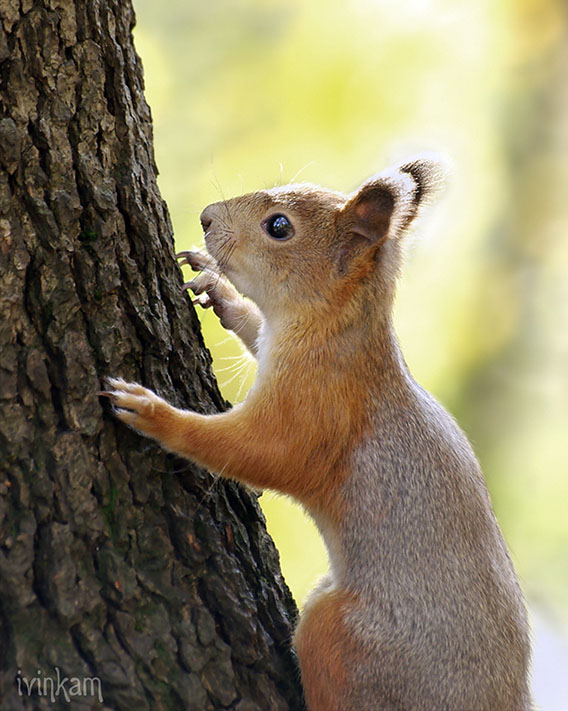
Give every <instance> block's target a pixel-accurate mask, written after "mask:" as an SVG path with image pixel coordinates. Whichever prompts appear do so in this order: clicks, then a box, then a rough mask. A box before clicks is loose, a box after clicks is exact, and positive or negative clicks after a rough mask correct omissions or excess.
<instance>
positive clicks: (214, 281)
mask: <svg viewBox="0 0 568 711" xmlns="http://www.w3.org/2000/svg"><path fill="white" fill-rule="evenodd" d="M176 256H177V258H178V259H179V260H180V262H179V265H180V267H181V266H183V265H185V264H188V265H189V266H191V268H192V269H194V270H196V271H199V272H200V273H199V274H198V275H197V276H196V277H194V278H193V279H191V280H190V281H187V282H185V284H184V285H183V286H182V289H184V290H185V289H191V291H193V293H194V294H195V296H197V297H198V298H197V299H194V300H193V303H194V304H195V303H197V304H199V305H200V306H202V307H203V308H204V309H208V308H209V307H211V306H212V307H213V310H214V311H215V313H216V314H217V316H218V317H219V319H220V321H221V325H222V326H223V327H224V328H228V329H230V330H233V331H234V330H237V329H238V327H239V325H240V322H241V320H242V319H243V316H245V315H246V313H247V311H248V305H246V303H245V301H244V299H243V297H242V296H241V295H240V294H239V293H238V292H237V290H236V289H235V287H234V286H233V285H232V284H231V282H230V281H229V280H228V279H227V278H226V277H225V276H223V274H221V272H220V271H219V268H218V266H217V263H216V262H215V260H214V259H213V258H212V257H210V256H208V255H207V254H204V253H203V252H199V251H197V250H190V251H187V252H180V253H179V254H177V255H176Z"/></svg>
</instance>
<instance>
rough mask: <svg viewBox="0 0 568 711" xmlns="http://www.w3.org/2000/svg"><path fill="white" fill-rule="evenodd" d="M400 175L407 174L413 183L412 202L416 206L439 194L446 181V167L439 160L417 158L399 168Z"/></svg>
mask: <svg viewBox="0 0 568 711" xmlns="http://www.w3.org/2000/svg"><path fill="white" fill-rule="evenodd" d="M399 171H400V172H401V173H407V174H408V175H410V177H411V178H412V180H413V181H414V192H413V195H412V202H413V203H414V204H415V205H416V206H418V205H419V204H420V203H422V202H423V201H425V200H429V199H430V198H432V197H434V196H435V195H436V194H437V193H438V192H440V191H441V190H442V189H443V188H444V186H445V184H446V180H447V175H448V172H449V170H448V166H447V164H446V162H445V161H443V160H441V159H440V158H430V157H425V156H424V157H417V158H414V159H413V160H411V161H409V162H408V163H404V164H403V165H401V166H400V168H399Z"/></svg>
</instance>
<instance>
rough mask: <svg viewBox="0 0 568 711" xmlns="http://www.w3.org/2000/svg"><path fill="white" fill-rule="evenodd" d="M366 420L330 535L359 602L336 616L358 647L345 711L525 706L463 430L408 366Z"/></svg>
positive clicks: (521, 648)
mask: <svg viewBox="0 0 568 711" xmlns="http://www.w3.org/2000/svg"><path fill="white" fill-rule="evenodd" d="M373 421H374V426H373V431H372V434H370V435H369V436H368V437H367V438H366V440H365V441H364V442H363V443H361V445H360V446H359V447H358V448H357V449H356V450H355V452H354V453H353V467H352V475H351V476H350V477H349V479H348V480H347V481H346V482H345V484H344V491H343V496H344V500H345V511H346V516H345V518H344V522H343V526H342V530H341V534H340V537H341V539H342V540H341V549H342V550H343V551H344V556H345V560H344V562H343V568H344V580H345V581H346V583H347V589H348V590H349V591H350V593H352V594H353V596H354V598H355V599H357V600H358V601H359V604H356V605H352V606H351V607H350V611H349V613H348V614H347V615H346V619H345V622H346V625H347V627H348V628H349V629H350V631H351V632H352V633H353V635H354V638H355V639H356V640H357V641H358V643H360V645H361V649H362V650H365V649H368V655H363V658H364V660H365V661H364V662H363V663H361V662H359V664H358V667H357V669H354V670H353V674H355V676H356V677H357V679H358V681H357V683H356V684H354V686H353V689H354V690H356V693H357V694H358V697H357V699H354V701H353V708H358V709H360V711H364V710H366V709H368V710H369V711H375V710H378V709H381V711H383V709H388V708H392V709H402V708H404V709H413V711H414V710H416V711H419V710H421V709H423V711H434V709H436V711H442V709H440V708H439V706H438V705H437V704H439V703H440V701H439V700H440V698H444V699H445V703H446V704H447V706H446V708H447V709H448V710H449V711H458V710H459V711H469V710H471V711H505V710H510V711H522V710H523V709H529V708H530V703H531V702H530V693H529V690H528V687H527V683H526V679H527V672H528V670H527V665H528V660H529V656H530V653H529V635H528V624H527V619H526V611H525V606H524V601H523V596H522V593H521V590H520V588H519V585H518V583H517V579H516V576H515V573H514V569H513V566H512V563H511V560H510V557H509V554H508V551H507V548H506V545H505V543H504V541H503V538H502V535H501V532H500V530H499V527H498V525H497V522H496V520H495V516H494V514H493V511H492V508H491V503H490V499H489V495H488V492H487V489H486V485H485V481H484V479H483V476H482V474H481V471H480V468H479V465H478V462H477V460H476V458H475V455H474V453H473V451H472V449H471V447H470V444H469V442H468V440H467V438H466V437H465V435H464V434H463V432H462V431H461V430H460V428H459V427H458V425H457V424H456V423H455V421H454V420H453V418H452V417H451V416H450V415H449V414H448V413H447V412H446V411H445V410H444V408H443V407H442V406H441V405H440V404H439V403H438V402H436V401H435V400H434V398H433V397H432V396H431V395H429V394H428V393H427V392H425V391H424V390H423V389H422V388H421V387H420V386H418V385H417V384H416V383H415V382H414V381H413V380H412V379H411V377H410V376H409V375H408V374H405V375H404V376H403V377H401V379H400V380H399V381H398V382H396V383H391V385H390V388H385V387H384V384H383V389H382V391H381V393H380V394H378V395H377V399H376V409H375V412H374V417H373ZM480 669H484V670H485V671H484V673H481V674H480V673H479V670H480ZM442 687H443V688H442ZM354 693H355V691H354ZM369 699H373V701H372V702H369V701H368V700H369ZM377 699H381V703H382V705H381V704H379V705H377ZM369 703H370V704H371V705H369ZM389 704H390V705H389Z"/></svg>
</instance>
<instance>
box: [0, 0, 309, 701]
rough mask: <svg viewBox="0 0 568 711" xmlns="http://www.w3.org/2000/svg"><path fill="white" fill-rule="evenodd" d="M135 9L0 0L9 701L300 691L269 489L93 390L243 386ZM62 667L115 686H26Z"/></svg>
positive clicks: (218, 697)
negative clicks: (180, 215)
mask: <svg viewBox="0 0 568 711" xmlns="http://www.w3.org/2000/svg"><path fill="white" fill-rule="evenodd" d="M133 20H134V18H133V11H132V7H131V5H130V2H129V0H75V1H73V0H40V1H39V0H0V22H1V24H0V348H1V353H0V708H2V710H3V711H6V710H8V709H13V710H16V709H17V710H20V709H32V708H33V709H43V708H49V709H53V708H62V709H63V708H65V709H69V708H72V709H83V708H84V709H87V708H89V709H96V708H108V709H116V710H117V711H118V710H124V711H131V710H132V709H149V710H152V711H155V710H159V709H184V710H185V711H193V710H195V711H206V710H207V709H225V708H226V709H234V710H235V711H236V710H237V709H238V711H254V710H259V711H260V710H262V711H268V710H270V711H277V710H278V709H299V708H301V707H302V703H301V692H300V688H299V682H298V675H297V669H296V665H295V661H294V657H293V654H292V652H291V651H290V635H291V626H292V623H293V621H294V617H295V614H296V610H295V606H294V603H293V601H292V599H291V597H290V594H289V591H288V589H287V588H286V586H285V584H284V583H283V580H282V578H281V575H280V573H279V566H278V556H277V553H276V551H275V549H274V547H273V544H272V542H271V541H270V539H269V538H268V536H267V534H266V531H265V527H264V523H263V517H262V514H261V513H260V511H259V508H258V505H257V503H256V499H255V497H254V496H253V495H251V494H249V493H247V492H245V491H243V490H242V489H240V488H238V487H237V486H235V485H233V484H227V483H224V482H221V481H218V480H215V479H214V478H213V477H212V476H211V475H209V474H208V473H206V472H204V471H201V470H199V469H197V468H196V467H194V466H193V465H191V464H189V463H188V462H185V461H182V460H180V459H177V458H175V457H173V456H171V455H167V454H165V453H164V452H162V451H161V450H160V449H159V448H158V447H157V446H155V445H154V444H152V443H151V442H149V441H147V440H144V439H142V438H140V437H139V436H138V435H136V434H135V433H133V432H130V431H128V430H127V429H126V428H124V427H123V426H121V425H120V424H118V423H117V422H115V421H114V420H113V418H112V417H111V415H110V414H109V413H108V412H107V411H104V407H106V405H103V403H102V402H101V401H100V399H99V398H98V397H97V391H98V390H99V389H100V387H101V383H100V378H101V377H102V376H103V375H106V374H112V375H121V376H124V377H125V378H128V379H133V380H138V381H140V382H142V383H144V384H146V385H148V386H150V387H152V388H154V389H156V390H157V391H158V392H160V393H161V394H162V395H163V396H165V397H166V398H167V399H168V400H170V401H171V402H173V403H175V404H177V405H178V406H182V407H189V408H193V409H196V410H199V411H202V412H213V411H215V410H218V409H220V408H223V407H224V406H225V403H224V402H223V400H222V398H221V397H220V395H219V392H218V390H217V387H216V384H215V382H214V379H213V377H212V375H211V371H210V359H209V356H208V354H207V351H206V350H204V347H203V343H202V340H201V337H200V333H199V326H198V321H197V319H196V317H195V314H194V312H193V310H192V308H191V305H190V303H189V299H188V297H187V296H183V295H182V294H181V292H180V285H181V275H180V274H179V270H178V269H177V267H176V265H175V262H174V250H173V242H172V234H171V226H170V222H169V219H168V213H167V209H166V207H165V205H164V203H163V201H162V199H161V197H160V195H159V192H158V189H157V187H156V168H155V165H154V162H153V148H152V130H151V117H150V112H149V109H148V107H147V105H146V103H145V101H144V97H143V93H142V90H143V81H142V70H141V66H140V62H139V60H138V58H137V56H136V54H135V52H134V49H133V44H132V37H131V29H132V25H133ZM188 140H192V137H191V136H188ZM193 140H195V139H193ZM56 670H57V671H58V672H59V673H60V674H61V676H62V677H75V678H77V679H83V678H85V677H91V678H92V677H98V678H100V679H101V683H102V694H103V698H104V702H103V703H102V704H101V703H100V701H99V700H98V698H96V697H95V696H93V695H85V696H79V695H78V694H75V695H72V696H71V702H70V703H69V702H68V700H67V698H65V694H64V692H63V690H62V689H61V688H60V689H59V694H58V695H56V697H55V702H53V700H52V699H51V698H49V695H48V697H46V696H45V695H43V694H42V693H39V692H42V690H43V691H45V690H46V689H47V691H48V692H49V691H50V687H42V686H41V685H40V684H39V682H38V683H37V684H35V685H34V687H33V688H32V690H31V693H28V689H29V687H28V684H29V683H30V681H31V680H32V679H33V678H35V677H37V678H45V677H50V678H54V677H56ZM24 679H25V680H26V682H24ZM65 689H66V691H67V694H69V693H70V691H71V690H72V689H71V687H70V686H69V685H67V686H66V687H65ZM76 690H77V689H76V688H75V691H76Z"/></svg>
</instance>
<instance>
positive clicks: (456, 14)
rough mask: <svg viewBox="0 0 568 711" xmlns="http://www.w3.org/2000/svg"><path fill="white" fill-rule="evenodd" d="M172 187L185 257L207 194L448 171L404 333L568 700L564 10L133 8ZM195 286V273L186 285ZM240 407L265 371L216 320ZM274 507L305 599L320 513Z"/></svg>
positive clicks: (159, 148)
mask: <svg viewBox="0 0 568 711" xmlns="http://www.w3.org/2000/svg"><path fill="white" fill-rule="evenodd" d="M135 9H136V12H137V17H138V24H137V27H136V29H135V40H136V44H137V48H138V51H139V54H140V55H141V57H142V61H143V65H144V71H145V78H146V88H147V98H148V100H149V103H150V106H151V109H152V115H153V120H154V132H155V145H156V160H157V164H158V167H159V170H160V181H159V182H160V187H161V190H162V193H163V196H164V198H165V199H166V201H167V203H168V206H169V209H170V212H171V215H172V220H173V224H174V230H175V235H176V244H177V247H178V248H179V249H184V248H188V247H190V246H196V245H197V246H199V245H201V244H202V237H201V229H200V225H199V220H198V215H199V213H200V211H201V209H202V208H203V207H204V206H205V205H207V204H208V203H210V202H214V201H217V200H220V199H222V198H223V197H229V196H231V195H235V194H240V193H243V192H248V191H253V190H257V189H259V188H262V187H267V186H272V185H274V184H280V183H287V182H290V181H293V180H301V181H308V182H314V183H319V184H322V185H325V186H326V187H330V188H334V189H339V190H345V191H351V190H353V189H354V188H356V187H357V185H358V184H359V183H360V182H361V181H362V180H364V179H365V178H367V177H368V176H369V175H371V174H373V173H374V172H377V171H379V170H382V169H383V168H385V167H387V166H388V165H389V164H390V163H392V162H393V161H396V160H399V159H403V158H406V157H407V156H409V155H412V154H413V153H416V152H423V151H434V152H440V153H441V154H443V155H444V156H446V157H447V159H448V160H449V161H450V162H451V164H452V166H453V168H452V176H451V178H450V181H449V187H448V189H447V191H446V193H445V195H444V196H443V197H442V198H441V200H439V203H438V205H437V206H435V207H434V208H432V209H431V210H430V212H429V214H428V215H427V216H426V217H425V218H424V219H423V220H422V222H421V224H420V226H419V229H418V230H416V231H415V234H413V235H411V236H410V238H409V239H408V250H407V265H406V270H405V275H404V278H403V280H402V282H401V285H400V289H399V296H398V300H397V307H396V324H397V330H398V333H399V336H400V339H401V341H402V345H403V350H404V351H405V353H406V357H407V361H408V363H409V365H410V367H411V369H412V371H413V372H414V374H415V376H416V378H417V379H418V380H419V382H421V383H422V384H423V385H424V386H425V387H426V388H427V389H429V390H430V391H432V392H433V393H434V394H435V395H436V396H437V397H438V398H439V399H440V400H441V401H442V402H443V403H444V404H445V405H446V407H447V408H448V409H450V411H452V412H453V413H454V414H455V415H456V417H457V418H458V420H459V422H460V424H461V425H462V426H463V427H464V429H465V430H466V431H467V433H468V435H469V436H470V438H471V440H472V442H473V443H474V447H475V449H476V452H477V454H478V456H479V458H480V460H481V462H482V465H483V468H484V471H485V474H486V477H487V480H488V483H489V487H490V489H491V493H492V497H493V502H494V506H495V510H496V513H497V516H498V518H499V520H500V522H501V525H502V528H503V531H504V533H505V537H506V538H507V541H508V543H509V545H510V547H511V550H512V554H513V557H514V560H515V564H516V566H517V569H518V572H519V575H520V577H521V580H522V584H523V587H524V589H525V592H526V594H527V597H528V599H529V602H530V606H531V611H532V615H533V620H534V622H533V624H534V631H535V637H536V653H535V671H534V688H535V695H536V698H537V703H538V704H539V706H540V708H542V709H544V711H555V710H558V711H562V710H564V711H566V709H568V681H567V679H566V678H567V676H568V675H567V672H568V651H567V650H568V645H567V644H566V641H565V640H566V632H567V630H568V4H567V3H566V1H565V0H346V1H345V2H341V3H330V2H329V1H328V0H307V1H305V2H301V1H300V0H208V1H207V2H202V1H201V0H200V1H197V0H170V2H169V3H167V4H166V5H164V4H163V3H156V2H155V1H154V0H135ZM188 278H189V275H188ZM202 317H203V318H202V322H203V328H204V332H205V338H206V341H207V343H208V345H209V347H210V349H211V351H212V353H213V356H214V362H215V367H216V370H217V374H218V377H219V380H220V383H221V386H222V390H223V392H224V394H225V395H226V397H227V398H228V399H230V400H232V401H233V402H235V401H237V400H240V399H242V398H243V397H244V395H245V394H246V391H247V389H248V387H249V386H250V384H251V382H252V381H253V379H254V368H255V366H254V363H253V362H252V361H251V359H250V358H247V357H246V356H244V357H243V354H242V350H241V348H240V347H239V345H238V343H237V342H236V341H235V339H233V338H231V337H230V336H229V335H228V334H227V333H225V332H223V331H222V329H221V328H220V327H219V326H218V324H217V322H216V318H215V316H214V314H213V313H211V312H209V311H207V312H205V313H202ZM261 502H262V505H263V508H264V510H265V513H266V516H267V521H268V526H269V529H270V531H271V533H272V534H273V536H274V538H275V540H276V543H277V546H278V548H279V550H280V553H281V562H282V568H283V571H284V574H285V577H286V579H287V581H288V584H289V585H290V587H291V588H292V591H293V593H294V595H295V597H296V600H297V601H298V604H299V605H300V606H301V605H302V604H303V602H304V600H305V598H306V595H307V592H308V591H309V589H310V587H311V586H313V584H314V582H315V580H316V579H317V577H318V576H319V575H321V574H322V573H323V572H324V571H325V570H326V568H327V559H326V554H325V550H324V548H323V545H322V543H321V541H320V539H319V537H318V534H317V532H316V530H315V528H314V526H313V524H312V523H311V522H310V520H309V519H307V517H306V516H305V515H304V514H303V512H302V511H301V510H300V509H299V507H297V506H295V505H294V504H292V503H291V502H290V501H288V500H286V499H284V498H282V497H276V496H274V495H272V494H269V493H266V494H264V495H263V496H262V498H261Z"/></svg>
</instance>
